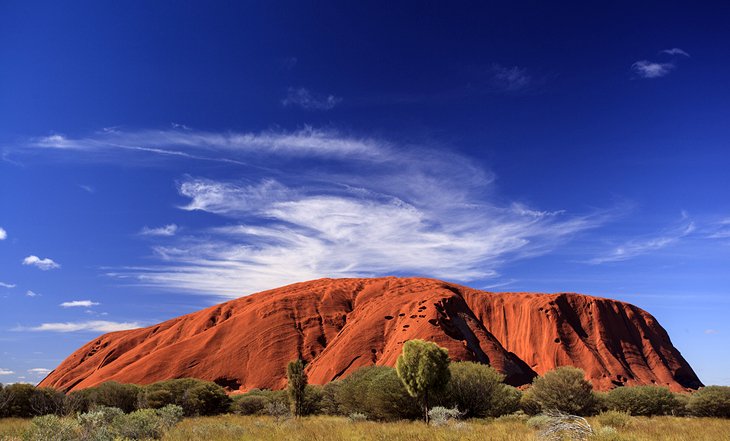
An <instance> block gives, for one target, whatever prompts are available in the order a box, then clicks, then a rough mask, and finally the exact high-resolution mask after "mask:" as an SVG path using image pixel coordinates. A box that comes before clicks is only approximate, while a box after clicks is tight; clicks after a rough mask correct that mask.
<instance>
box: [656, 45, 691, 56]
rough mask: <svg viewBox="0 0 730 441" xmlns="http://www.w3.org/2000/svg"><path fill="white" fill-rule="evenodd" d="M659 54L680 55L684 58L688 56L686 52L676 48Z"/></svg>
mask: <svg viewBox="0 0 730 441" xmlns="http://www.w3.org/2000/svg"><path fill="white" fill-rule="evenodd" d="M661 53H662V54H667V55H681V56H684V57H689V54H688V53H687V52H685V51H683V50H682V49H680V48H678V47H673V48H671V49H664V50H663V51H661Z"/></svg>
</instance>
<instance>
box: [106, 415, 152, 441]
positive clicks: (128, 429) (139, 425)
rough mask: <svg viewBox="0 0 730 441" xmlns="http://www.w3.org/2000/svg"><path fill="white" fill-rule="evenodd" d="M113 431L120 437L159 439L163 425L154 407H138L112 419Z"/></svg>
mask: <svg viewBox="0 0 730 441" xmlns="http://www.w3.org/2000/svg"><path fill="white" fill-rule="evenodd" d="M113 427H114V431H115V433H116V434H118V435H119V436H120V437H122V438H129V439H134V440H138V439H160V438H162V435H163V427H162V424H161V422H160V417H159V416H158V415H157V411H156V410H155V409H139V410H135V411H134V412H131V413H128V414H124V415H121V416H120V417H118V418H116V419H115V420H114V425H113Z"/></svg>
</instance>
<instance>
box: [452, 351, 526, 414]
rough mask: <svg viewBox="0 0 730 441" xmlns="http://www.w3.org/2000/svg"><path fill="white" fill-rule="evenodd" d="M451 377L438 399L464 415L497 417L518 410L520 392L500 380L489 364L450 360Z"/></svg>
mask: <svg viewBox="0 0 730 441" xmlns="http://www.w3.org/2000/svg"><path fill="white" fill-rule="evenodd" d="M449 371H451V380H450V381H449V382H448V384H447V385H446V388H445V389H444V392H443V394H442V396H441V397H440V398H439V399H438V402H439V403H441V404H443V405H444V406H447V407H457V408H459V409H460V410H461V411H463V412H464V416H465V417H498V416H500V415H504V414H508V413H512V412H514V411H516V410H517V408H518V405H519V399H520V392H519V391H518V390H517V389H515V388H513V387H511V386H507V385H505V384H504V383H502V381H503V380H504V375H502V374H500V373H499V372H497V371H496V370H495V369H494V368H492V367H491V366H487V365H485V364H481V363H473V362H470V361H462V362H456V363H451V365H450V366H449Z"/></svg>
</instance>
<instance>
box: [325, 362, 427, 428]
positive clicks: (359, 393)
mask: <svg viewBox="0 0 730 441" xmlns="http://www.w3.org/2000/svg"><path fill="white" fill-rule="evenodd" d="M336 397H337V406H338V410H339V412H340V414H342V415H349V414H352V413H363V414H365V415H367V417H368V418H369V419H375V420H397V419H413V418H418V417H419V416H420V415H421V410H420V407H419V403H417V402H415V401H414V400H413V399H412V398H411V396H410V395H409V394H408V392H407V391H406V389H405V386H403V383H402V382H401V381H400V378H398V375H397V374H396V372H395V369H393V368H391V367H387V366H367V367H364V368H361V369H358V370H357V371H355V372H353V373H352V375H350V376H348V377H347V378H345V379H344V380H342V382H341V384H340V385H339V386H338V387H337V393H336Z"/></svg>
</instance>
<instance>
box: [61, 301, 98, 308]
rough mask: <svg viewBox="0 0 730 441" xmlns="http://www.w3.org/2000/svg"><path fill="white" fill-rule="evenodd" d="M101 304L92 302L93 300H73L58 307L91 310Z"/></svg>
mask: <svg viewBox="0 0 730 441" xmlns="http://www.w3.org/2000/svg"><path fill="white" fill-rule="evenodd" d="M100 304H101V303H99V302H92V301H91V300H71V301H68V302H63V303H61V304H60V305H58V306H60V307H62V308H91V307H92V306H98V305H100Z"/></svg>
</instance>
